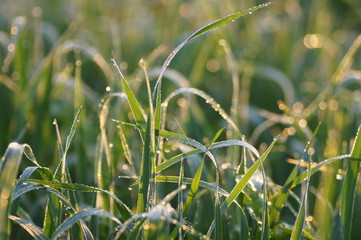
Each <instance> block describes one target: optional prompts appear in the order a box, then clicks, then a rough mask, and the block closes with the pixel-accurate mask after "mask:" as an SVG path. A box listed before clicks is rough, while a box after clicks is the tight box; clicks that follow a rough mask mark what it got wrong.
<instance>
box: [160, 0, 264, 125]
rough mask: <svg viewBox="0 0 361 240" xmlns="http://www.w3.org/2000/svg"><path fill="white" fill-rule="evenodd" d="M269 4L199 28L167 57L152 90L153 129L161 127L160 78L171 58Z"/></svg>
mask: <svg viewBox="0 0 361 240" xmlns="http://www.w3.org/2000/svg"><path fill="white" fill-rule="evenodd" d="M270 4H271V3H270V2H269V3H265V4H260V5H258V6H256V7H253V8H250V9H247V10H244V11H240V12H237V13H234V14H231V15H228V16H226V17H224V18H221V19H218V20H216V21H214V22H212V23H210V24H208V25H206V26H204V27H202V28H200V29H199V30H197V31H196V32H194V33H193V34H192V35H191V36H189V37H188V38H187V39H186V40H184V41H183V42H182V43H181V44H180V45H178V47H176V48H175V49H174V50H173V51H172V52H171V53H170V54H169V56H168V57H167V59H166V60H165V62H164V64H163V66H162V69H161V71H160V74H159V76H158V79H157V82H156V84H155V86H154V90H153V99H155V101H154V102H155V121H154V124H155V129H160V127H161V105H162V104H161V102H162V97H161V86H162V78H163V74H164V72H165V70H166V69H167V67H168V66H169V64H170V63H171V62H172V60H173V58H174V57H175V56H176V55H177V53H178V52H179V51H180V50H181V49H182V48H183V47H184V46H185V45H186V44H187V43H188V42H190V41H191V40H192V39H194V38H196V37H198V36H200V35H202V34H205V33H206V32H208V31H210V30H213V29H216V28H218V27H221V26H223V25H225V24H227V23H229V22H231V21H235V20H236V19H238V18H240V17H241V16H243V15H246V14H252V13H253V12H254V11H256V10H258V9H261V8H263V7H267V6H269V5H270Z"/></svg>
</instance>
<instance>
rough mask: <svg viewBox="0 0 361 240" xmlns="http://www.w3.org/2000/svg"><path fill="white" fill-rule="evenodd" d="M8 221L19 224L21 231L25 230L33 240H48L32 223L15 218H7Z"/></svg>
mask: <svg viewBox="0 0 361 240" xmlns="http://www.w3.org/2000/svg"><path fill="white" fill-rule="evenodd" d="M9 219H10V220H12V221H14V222H16V223H17V224H19V225H20V226H21V227H22V228H23V229H25V230H26V231H27V232H28V233H29V234H30V235H31V236H32V237H33V238H34V239H36V240H48V239H49V238H47V237H46V236H45V235H44V233H43V230H42V229H41V228H40V227H38V226H36V225H35V224H34V223H33V222H32V221H29V220H26V219H22V218H19V217H17V216H12V215H11V216H9Z"/></svg>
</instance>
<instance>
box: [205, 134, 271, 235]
mask: <svg viewBox="0 0 361 240" xmlns="http://www.w3.org/2000/svg"><path fill="white" fill-rule="evenodd" d="M277 139H278V137H277V138H275V140H273V142H272V143H271V145H270V146H269V147H268V148H267V149H266V151H265V152H264V153H263V154H262V156H261V157H260V158H259V159H258V160H257V161H256V162H255V163H254V164H253V165H252V166H251V167H250V168H249V169H248V171H247V172H246V173H245V174H244V175H243V177H242V179H241V180H240V181H239V182H238V183H237V184H236V186H234V188H233V189H232V191H231V192H230V193H229V196H228V197H227V198H226V200H225V201H224V202H223V203H222V205H221V212H222V214H223V213H224V212H225V211H226V210H227V208H228V207H229V206H230V205H231V204H232V202H233V201H234V200H235V199H236V198H237V197H238V196H239V194H240V193H241V192H242V190H243V188H244V187H245V186H246V184H247V183H248V181H249V180H250V179H251V177H252V176H253V174H254V173H255V172H256V170H257V169H258V168H259V166H260V165H261V162H263V161H264V160H266V158H267V156H268V154H269V153H270V152H271V149H272V148H273V146H274V145H275V143H276V142H277ZM214 227H215V222H214V221H213V222H212V225H211V226H210V228H209V229H208V233H207V236H210V234H211V233H212V231H213V229H214Z"/></svg>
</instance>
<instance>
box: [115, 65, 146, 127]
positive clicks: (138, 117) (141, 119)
mask: <svg viewBox="0 0 361 240" xmlns="http://www.w3.org/2000/svg"><path fill="white" fill-rule="evenodd" d="M112 61H113V64H114V66H115V67H116V68H117V70H118V73H119V75H120V80H121V82H122V85H123V88H124V91H125V93H126V95H127V98H128V103H129V106H130V109H131V111H132V114H133V117H134V119H135V121H136V122H137V124H139V125H142V126H143V125H144V124H145V116H144V111H143V109H142V108H141V106H140V104H139V102H138V100H137V98H136V97H135V94H134V93H133V91H132V89H131V88H130V86H129V84H128V82H127V81H126V80H125V78H124V76H123V74H122V72H121V71H120V68H119V67H118V64H117V63H116V62H115V60H114V59H112Z"/></svg>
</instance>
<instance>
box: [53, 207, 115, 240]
mask: <svg viewBox="0 0 361 240" xmlns="http://www.w3.org/2000/svg"><path fill="white" fill-rule="evenodd" d="M88 216H99V217H107V218H110V219H112V220H113V221H114V222H116V223H118V224H120V221H119V220H118V219H117V218H116V217H115V216H114V215H113V214H111V213H109V212H107V211H104V210H101V209H96V208H89V209H86V210H83V211H80V212H77V213H76V214H74V215H72V216H70V217H68V218H67V219H65V221H64V222H63V223H62V224H61V225H60V226H59V228H58V229H57V230H56V231H55V233H54V235H53V236H52V237H51V239H57V238H58V237H59V236H60V235H61V234H63V233H64V232H65V231H66V230H68V229H69V228H71V227H72V226H73V225H74V224H75V223H76V222H78V221H80V220H81V219H83V218H85V217H88Z"/></svg>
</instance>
